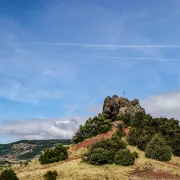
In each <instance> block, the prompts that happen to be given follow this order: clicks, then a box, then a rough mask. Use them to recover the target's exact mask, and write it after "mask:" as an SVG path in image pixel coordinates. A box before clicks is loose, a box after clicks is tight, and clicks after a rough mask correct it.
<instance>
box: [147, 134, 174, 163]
mask: <svg viewBox="0 0 180 180" xmlns="http://www.w3.org/2000/svg"><path fill="white" fill-rule="evenodd" d="M145 156H146V157H147V158H151V159H156V160H159V161H170V160H171V156H172V152H171V148H170V147H169V146H167V143H166V142H165V140H164V139H163V137H162V136H161V135H160V134H156V135H155V136H154V137H153V138H152V140H151V141H150V143H149V144H148V145H147V147H146V150H145Z"/></svg>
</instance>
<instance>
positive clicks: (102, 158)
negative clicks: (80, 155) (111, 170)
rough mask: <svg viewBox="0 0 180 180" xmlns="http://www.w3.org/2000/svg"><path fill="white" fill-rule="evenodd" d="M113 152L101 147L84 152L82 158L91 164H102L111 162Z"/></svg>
mask: <svg viewBox="0 0 180 180" xmlns="http://www.w3.org/2000/svg"><path fill="white" fill-rule="evenodd" d="M113 159H114V152H113V151H109V150H105V149H103V148H96V149H94V150H93V151H90V152H89V153H87V154H86V158H84V160H85V161H86V162H87V163H89V164H93V165H103V164H110V163H113Z"/></svg>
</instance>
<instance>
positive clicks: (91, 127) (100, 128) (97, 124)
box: [73, 114, 112, 144]
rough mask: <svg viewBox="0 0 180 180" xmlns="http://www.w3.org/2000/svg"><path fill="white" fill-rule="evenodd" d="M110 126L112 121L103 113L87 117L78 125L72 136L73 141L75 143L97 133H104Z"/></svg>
mask: <svg viewBox="0 0 180 180" xmlns="http://www.w3.org/2000/svg"><path fill="white" fill-rule="evenodd" d="M111 127H112V122H111V120H110V119H108V118H107V115H105V114H99V115H98V116H95V117H94V118H89V119H88V120H87V121H86V123H85V124H84V125H80V127H79V130H78V131H77V132H76V134H75V135H74V136H73V143H75V144H76V143H79V142H82V141H84V140H85V139H88V138H91V137H93V136H96V135H98V134H102V133H106V132H108V131H109V130H110V129H111Z"/></svg>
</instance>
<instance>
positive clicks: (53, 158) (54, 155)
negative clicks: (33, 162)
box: [39, 144, 68, 164]
mask: <svg viewBox="0 0 180 180" xmlns="http://www.w3.org/2000/svg"><path fill="white" fill-rule="evenodd" d="M67 158H68V153H67V148H66V147H64V146H63V145H62V144H57V145H56V146H55V148H47V149H46V150H45V151H44V152H43V153H42V154H41V155H40V157H39V161H40V163H41V164H49V163H54V162H59V161H62V160H65V159H67Z"/></svg>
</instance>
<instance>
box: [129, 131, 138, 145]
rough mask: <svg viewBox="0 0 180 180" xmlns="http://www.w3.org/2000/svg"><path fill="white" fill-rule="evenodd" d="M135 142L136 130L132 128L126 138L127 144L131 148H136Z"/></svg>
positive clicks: (136, 137)
mask: <svg viewBox="0 0 180 180" xmlns="http://www.w3.org/2000/svg"><path fill="white" fill-rule="evenodd" d="M137 140H138V134H137V130H136V128H132V129H131V130H130V131H129V134H128V136H127V142H128V144H130V145H132V146H136V145H137V144H138V141H137Z"/></svg>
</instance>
